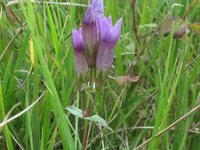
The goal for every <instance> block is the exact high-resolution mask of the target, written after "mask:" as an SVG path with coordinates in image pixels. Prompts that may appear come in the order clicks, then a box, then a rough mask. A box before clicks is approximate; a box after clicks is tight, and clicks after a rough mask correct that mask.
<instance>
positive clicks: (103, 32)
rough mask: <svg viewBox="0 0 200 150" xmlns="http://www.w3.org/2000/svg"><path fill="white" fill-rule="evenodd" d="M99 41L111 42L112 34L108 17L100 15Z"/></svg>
mask: <svg viewBox="0 0 200 150" xmlns="http://www.w3.org/2000/svg"><path fill="white" fill-rule="evenodd" d="M98 29H99V42H100V43H101V42H105V43H109V42H110V38H111V36H112V33H111V27H110V24H109V22H108V21H107V19H106V18H101V17H98Z"/></svg>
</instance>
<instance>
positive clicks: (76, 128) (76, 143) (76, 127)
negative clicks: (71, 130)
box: [75, 91, 79, 149]
mask: <svg viewBox="0 0 200 150" xmlns="http://www.w3.org/2000/svg"><path fill="white" fill-rule="evenodd" d="M76 106H77V108H79V91H77V105H76ZM75 125H76V126H75V131H76V136H75V148H76V149H78V142H77V141H78V117H76V120H75Z"/></svg>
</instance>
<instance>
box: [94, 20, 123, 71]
mask: <svg viewBox="0 0 200 150" xmlns="http://www.w3.org/2000/svg"><path fill="white" fill-rule="evenodd" d="M121 24H122V19H119V20H118V22H117V23H116V25H115V26H114V27H113V25H112V18H111V17H108V18H107V19H106V18H100V17H99V18H98V27H99V47H98V52H97V61H96V69H97V72H100V71H103V73H104V74H107V73H108V70H109V68H110V67H111V65H112V62H113V57H114V49H115V46H116V44H117V41H118V40H119V36H120V32H121Z"/></svg>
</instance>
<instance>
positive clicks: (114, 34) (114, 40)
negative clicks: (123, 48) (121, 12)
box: [111, 18, 122, 45]
mask: <svg viewBox="0 0 200 150" xmlns="http://www.w3.org/2000/svg"><path fill="white" fill-rule="evenodd" d="M121 25H122V18H120V19H119V20H118V21H117V23H116V24H115V26H114V28H113V30H112V38H111V42H112V43H113V45H115V44H116V43H117V41H118V40H119V36H120V33H121Z"/></svg>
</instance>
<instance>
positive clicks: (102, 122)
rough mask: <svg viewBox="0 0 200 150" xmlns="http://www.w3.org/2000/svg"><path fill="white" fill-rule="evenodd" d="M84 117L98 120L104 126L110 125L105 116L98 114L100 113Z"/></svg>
mask: <svg viewBox="0 0 200 150" xmlns="http://www.w3.org/2000/svg"><path fill="white" fill-rule="evenodd" d="M83 119H86V120H90V121H94V122H98V123H100V124H102V125H104V126H108V124H107V122H106V121H105V120H104V119H103V118H101V117H100V116H98V115H94V116H91V117H85V118H83Z"/></svg>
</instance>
